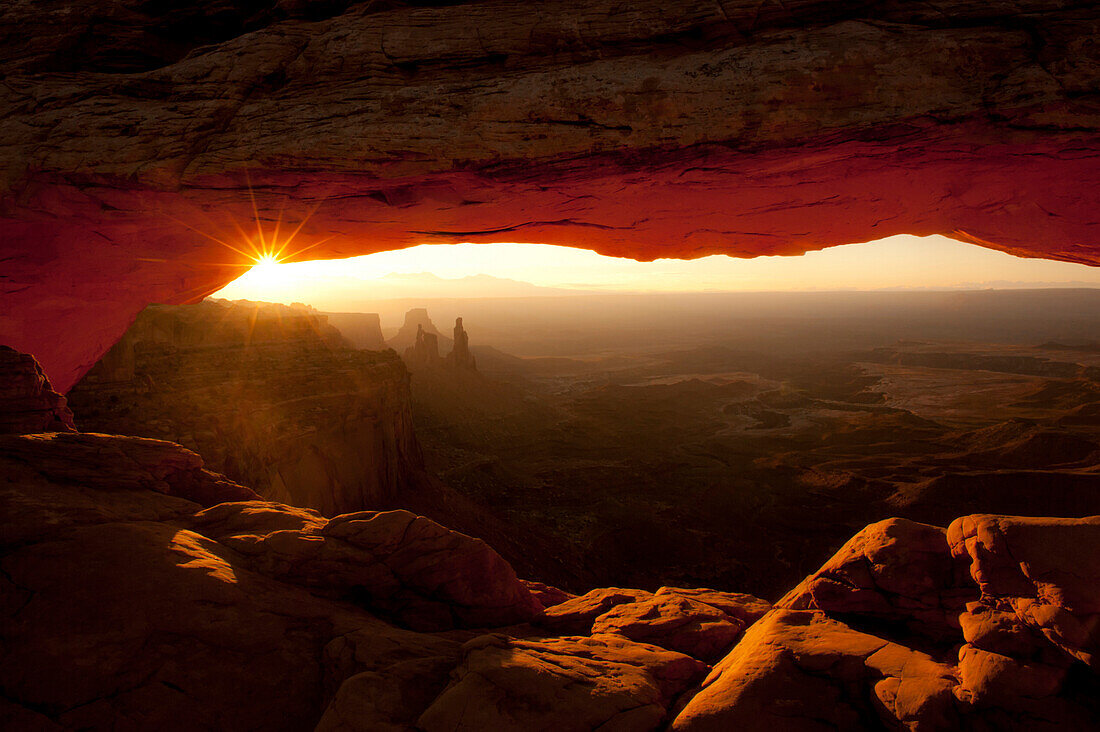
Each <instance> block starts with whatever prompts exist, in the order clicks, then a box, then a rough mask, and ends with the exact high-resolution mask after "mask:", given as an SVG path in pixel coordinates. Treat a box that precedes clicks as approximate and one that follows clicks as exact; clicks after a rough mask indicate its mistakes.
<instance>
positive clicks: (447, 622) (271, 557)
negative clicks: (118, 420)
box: [194, 504, 542, 630]
mask: <svg viewBox="0 0 1100 732" xmlns="http://www.w3.org/2000/svg"><path fill="white" fill-rule="evenodd" d="M272 507H273V504H259V505H254V506H248V505H240V507H239V509H240V512H241V513H242V514H250V515H255V514H257V513H261V514H267V513H268V512H269V511H271V509H272ZM237 508H238V507H237V506H234V507H226V508H224V509H220V510H219V513H228V512H230V511H236V510H237ZM275 511H276V512H277V511H278V508H277V506H276V507H275ZM289 513H290V514H291V515H289V516H286V517H285V518H277V517H272V516H269V515H263V516H262V518H261V520H260V521H258V522H256V523H257V524H258V525H254V524H250V522H249V521H247V520H245V521H241V522H240V523H241V526H242V528H243V529H244V533H240V534H233V535H227V534H225V533H224V532H225V531H226V530H227V529H228V528H230V527H232V526H233V524H232V523H230V524H229V525H228V526H226V524H225V522H224V521H219V520H216V519H215V520H212V521H211V525H212V528H213V529H214V531H215V533H216V535H218V536H219V540H220V541H221V542H222V543H224V544H226V545H227V546H230V547H232V548H234V549H236V550H237V551H239V552H241V553H242V554H245V555H246V556H248V557H249V560H250V563H251V566H253V567H256V568H257V570H258V571H260V572H262V573H264V574H266V575H269V576H272V577H276V578H278V579H281V580H284V581H287V582H293V583H296V584H301V585H304V586H306V587H310V588H313V589H315V590H317V591H320V592H324V593H326V594H330V595H332V596H335V597H344V598H349V599H353V600H355V601H358V602H360V603H362V604H364V605H366V606H367V607H368V608H370V609H371V610H373V611H376V612H379V613H381V614H384V615H386V616H388V617H391V618H394V619H396V620H397V621H398V622H400V623H402V624H404V625H407V626H408V627H412V628H416V629H421V630H446V629H449V628H454V627H496V626H503V625H510V624H513V623H522V622H524V621H527V620H531V619H532V618H534V617H535V616H537V615H538V614H539V613H540V612H541V610H542V606H541V605H540V604H539V602H538V600H536V599H535V598H534V596H532V595H531V593H530V592H529V591H528V590H527V588H526V587H525V586H524V585H523V584H522V583H521V582H520V581H519V579H517V578H516V574H515V572H514V571H513V570H512V568H511V567H510V566H509V565H508V563H507V562H505V561H504V560H503V559H502V558H501V557H500V555H499V554H497V553H496V552H495V551H493V549H492V548H491V547H489V545H487V544H486V543H485V542H483V541H481V540H480V539H474V538H471V537H469V536H466V535H465V534H460V533H458V532H456V531H451V530H449V529H447V528H445V527H443V526H440V525H439V524H437V523H435V522H434V521H431V520H429V519H426V518H424V517H422V516H416V515H415V514H413V513H410V512H408V511H386V512H381V513H374V512H362V513H353V514H344V515H341V516H337V517H336V518H334V519H331V520H329V521H327V522H324V523H320V524H318V523H316V522H315V519H314V518H313V517H308V522H306V521H303V517H301V516H300V515H299V513H298V512H296V511H294V510H293V509H291V510H290V511H289ZM238 515H240V514H238ZM234 520H238V519H236V517H234ZM206 521H207V517H206V516H205V515H202V514H200V515H199V516H198V517H197V521H196V523H195V524H194V525H195V527H196V528H197V529H199V530H203V527H204V525H205V522H206ZM284 521H285V522H288V523H290V522H303V523H306V525H305V526H304V528H300V529H278V530H274V531H266V532H265V533H262V534H261V533H259V532H261V531H265V529H269V528H272V527H274V526H276V525H281V524H282V523H283V522H284ZM254 532H255V533H254Z"/></svg>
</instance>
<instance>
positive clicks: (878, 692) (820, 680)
mask: <svg viewBox="0 0 1100 732" xmlns="http://www.w3.org/2000/svg"><path fill="white" fill-rule="evenodd" d="M957 685H958V681H957V679H956V678H955V669H954V668H953V667H952V666H949V665H946V664H943V663H938V662H936V661H935V660H934V659H933V658H931V657H930V656H928V655H926V654H924V653H921V652H919V651H915V650H912V649H910V648H906V647H904V646H901V645H899V644H896V643H891V642H889V641H887V640H884V639H882V638H878V637H875V636H872V635H868V634H866V633H861V632H859V631H857V630H854V629H852V628H851V627H849V626H847V625H845V624H843V623H841V622H839V621H836V620H833V619H831V618H828V617H827V616H826V615H825V614H824V613H822V612H820V611H791V610H784V609H777V610H774V611H773V612H771V613H769V614H768V615H767V616H765V617H764V618H763V619H762V620H760V621H759V622H757V623H756V624H755V625H753V626H752V627H751V628H750V629H749V630H748V631H747V632H746V633H745V636H744V638H742V639H741V641H740V642H739V643H738V644H737V645H736V646H735V647H734V649H733V651H731V652H730V654H729V655H728V656H726V657H725V658H724V659H723V660H722V661H721V662H720V663H719V664H718V665H717V666H715V667H714V669H713V671H711V672H710V674H709V675H708V676H707V677H706V679H705V680H704V681H703V686H702V689H701V690H700V691H699V693H697V694H696V695H695V696H693V697H692V698H691V699H690V701H688V702H687V704H686V705H685V707H684V708H683V710H682V711H680V713H679V714H678V715H677V716H676V718H675V720H674V721H673V722H672V725H671V729H672V730H675V731H676V732H705V731H709V730H715V731H721V732H726V731H727V730H739V731H742V732H753V731H755V730H760V731H761V732H773V731H774V730H784V732H801V731H802V730H807V731H809V730H813V731H814V732H817V731H819V730H821V731H823V730H828V729H843V730H860V729H876V728H878V727H879V725H883V724H884V725H885V726H887V727H888V728H900V729H910V730H953V729H958V728H959V725H960V717H959V713H958V710H957V701H956V699H955V696H954V689H955V687H956V686H957Z"/></svg>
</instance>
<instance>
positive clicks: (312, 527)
mask: <svg viewBox="0 0 1100 732" xmlns="http://www.w3.org/2000/svg"><path fill="white" fill-rule="evenodd" d="M188 523H189V524H190V525H191V527H192V528H193V529H194V530H195V531H198V532H199V533H200V534H202V535H203V536H208V537H210V538H211V539H214V540H220V539H223V538H225V537H227V536H240V535H252V536H267V535H268V534H271V533H274V532H276V531H304V532H310V533H316V532H318V531H320V530H321V529H323V528H324V526H325V524H326V523H328V519H326V518H325V517H324V516H321V514H319V513H317V512H316V511H313V510H311V509H308V508H298V507H296V506H287V505H286V504H283V503H274V502H270V501H243V502H236V503H222V504H220V505H217V506H213V507H211V508H208V509H206V510H205V511H199V512H198V513H196V514H195V515H194V516H191V517H190V518H189V520H188Z"/></svg>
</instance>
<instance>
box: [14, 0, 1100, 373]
mask: <svg viewBox="0 0 1100 732" xmlns="http://www.w3.org/2000/svg"><path fill="white" fill-rule="evenodd" d="M412 5H413V7H410V6H406V5H394V4H390V3H373V2H359V3H355V2H346V1H343V0H341V1H339V2H333V3H323V4H321V5H317V4H313V3H285V2H280V3H273V2H257V3H253V4H250V5H249V6H248V7H249V8H250V9H251V10H250V11H248V12H246V11H242V10H239V9H230V8H228V7H227V6H225V5H224V4H221V3H215V2H198V3H189V4H187V7H182V6H177V5H170V6H157V5H148V4H146V5H141V6H134V5H133V4H131V3H127V2H123V1H122V0H113V1H110V2H107V3H103V2H92V1H91V0H67V1H66V0H56V1H54V2H49V3H45V4H42V3H7V4H5V6H4V8H3V9H2V10H0V33H2V34H3V36H2V38H0V40H2V41H3V43H2V46H3V48H4V51H3V54H2V56H0V73H2V74H3V76H4V79H5V84H4V87H3V89H2V90H0V110H2V111H3V116H2V118H3V123H2V124H0V146H2V147H3V148H4V150H5V155H4V156H3V163H2V164H0V165H2V167H0V191H2V202H0V241H2V242H3V244H2V245H0V246H2V251H0V255H2V259H3V261H4V275H3V276H4V279H3V280H2V286H3V298H4V302H3V305H4V312H5V313H6V315H7V316H8V317H6V318H5V319H4V320H3V321H2V322H0V341H3V342H6V343H9V344H12V345H14V346H16V347H19V348H20V349H22V350H25V351H29V352H32V353H35V354H36V355H37V356H38V357H39V358H40V360H41V361H42V362H43V364H44V365H45V368H46V371H47V373H48V374H49V375H50V376H51V378H52V379H53V381H54V384H55V386H57V387H58V388H59V389H61V391H63V392H64V391H66V390H67V389H68V387H69V386H71V385H72V384H73V383H74V382H75V381H76V379H77V378H78V377H79V376H80V374H81V373H83V372H84V371H85V370H86V369H87V368H88V367H89V366H91V364H92V363H94V362H95V360H96V358H97V357H98V356H99V355H100V354H101V353H103V352H104V351H106V350H107V348H108V347H109V346H110V344H111V343H113V342H114V340H115V339H117V337H118V336H119V335H120V334H121V333H122V331H123V330H124V329H125V327H126V324H127V323H128V322H129V320H130V319H131V318H133V317H134V315H135V314H136V313H137V312H138V311H139V310H140V309H141V308H142V307H143V306H144V305H145V304H147V303H148V302H151V301H156V302H170V303H179V302H186V301H190V300H194V299H196V298H199V297H201V296H202V295H204V294H206V293H209V292H211V291H214V290H216V289H217V288H218V287H219V286H220V285H222V284H224V283H225V282H227V281H228V280H230V279H232V278H233V277H235V276H236V275H237V274H239V273H240V272H241V271H242V269H241V268H242V266H244V265H245V264H246V262H245V261H244V257H243V256H242V255H241V254H240V253H238V252H236V251H234V249H230V248H226V247H225V246H222V244H220V243H219V241H217V240H221V241H223V242H229V243H231V244H232V246H233V247H235V248H236V249H242V248H244V249H248V248H250V247H251V246H253V245H255V246H263V242H260V241H257V242H255V243H253V242H248V241H246V239H249V238H255V239H264V238H266V237H270V236H271V235H272V234H273V232H274V229H275V222H276V221H277V220H279V219H282V229H281V230H282V231H283V232H284V234H283V237H284V238H285V236H286V232H288V231H290V230H291V227H294V226H296V225H297V224H298V223H300V222H301V221H302V220H304V219H306V218H307V216H310V215H311V217H310V218H309V220H308V221H307V222H306V224H305V225H304V227H303V228H302V229H301V231H300V232H299V234H298V237H297V239H296V242H295V244H294V245H293V246H291V247H290V248H289V249H288V250H287V253H288V254H291V253H294V252H297V250H300V249H304V248H305V247H311V246H314V245H316V246H315V248H312V249H310V250H309V251H308V252H299V253H297V254H295V256H311V257H334V256H347V255H351V254H361V253H367V252H370V251H377V250H380V249H385V248H395V247H401V246H408V245H411V244H418V243H423V242H425V241H455V240H479V241H485V240H497V241H500V240H508V241H517V240H519V241H529V242H543V243H558V244H568V245H573V246H585V247H590V248H593V249H596V250H598V251H601V252H604V253H608V254H617V255H622V256H632V257H637V258H641V259H649V258H654V257H658V256H686V257H692V256H700V255H703V254H708V253H715V252H726V253H730V254H738V255H749V256H751V255H757V254H777V253H797V252H802V251H805V250H807V249H813V248H820V247H823V246H828V245H833V244H841V243H847V242H853V241H865V240H868V239H874V238H878V237H882V236H887V235H890V234H895V233H903V232H908V233H914V234H931V233H943V234H949V235H954V236H957V237H959V238H963V239H967V240H969V241H974V242H977V243H981V244H984V245H987V246H992V247H996V248H1000V249H1004V250H1006V251H1011V252H1014V253H1017V254H1024V255H1029V256H1046V257H1054V258H1059V259H1066V260H1070V261H1078V262H1087V263H1094V264H1095V263H1097V262H1098V261H1100V260H1098V254H1097V251H1098V249H1097V247H1098V244H1100V237H1098V236H1097V229H1098V227H1100V224H1098V222H1097V221H1096V218H1095V216H1094V215H1093V209H1094V202H1095V199H1096V192H1097V190H1100V165H1098V164H1097V150H1098V145H1097V134H1096V132H1097V127H1098V122H1097V111H1096V110H1097V104H1096V103H1097V96H1096V94H1097V92H1096V90H1097V89H1098V88H1100V83H1098V79H1100V50H1098V47H1097V44H1096V42H1095V38H1096V36H1097V33H1098V25H1097V24H1098V22H1100V21H1098V16H1097V12H1096V8H1095V5H1094V4H1093V3H1088V2H1081V1H1072V0H1071V1H1067V2H1059V3H1049V2H1043V1H1042V0H1023V1H1016V2H1007V1H994V2H985V3H972V2H962V1H956V2H948V3H939V4H936V5H934V6H933V5H927V4H914V3H908V2H885V3H861V2H857V3H852V2H842V1H841V0H798V1H796V2H784V3H763V4H762V3H760V2H756V1H753V2H748V1H747V0H719V1H718V2H712V3H704V4H701V5H700V4H698V3H692V2H686V1H683V0H673V1H672V2H668V1H667V0H665V1H658V0H647V1H645V2H640V3H631V4H630V5H629V6H624V5H622V4H621V3H616V2H610V0H602V1H599V2H582V1H580V0H554V1H553V2H545V3H539V4H538V6H537V8H532V7H531V6H530V5H528V4H522V3H513V2H505V1H504V0H494V1H489V2H466V3H461V2H460V3H438V5H439V7H430V6H432V5H436V3H434V2H424V3H413V4H412ZM425 6H428V7H425ZM249 187H251V188H252V190H253V191H254V193H255V203H256V208H257V210H258V214H259V217H260V218H261V219H262V220H263V226H262V227H261V228H263V229H265V230H266V232H267V234H266V235H263V236H261V235H260V234H259V233H257V234H256V235H255V236H253V233H252V232H253V229H254V227H253V226H252V225H251V221H252V219H253V216H254V213H253V206H252V202H251V201H250V196H249V193H248V189H249ZM237 224H239V225H241V226H242V227H243V228H244V229H245V230H246V231H247V232H248V233H247V234H242V233H241V232H240V231H239V230H238V229H237V228H236V225H237ZM330 237H331V238H330ZM322 240H324V242H323V243H321V242H322ZM62 292H63V293H64V296H57V293H62ZM89 301H94V302H96V303H97V304H98V307H97V308H95V309H90V308H87V307H84V303H87V302H89ZM62 330H65V331H66V332H68V333H71V334H78V335H75V336H70V337H69V338H67V339H66V340H65V342H64V345H62V343H61V340H60V339H58V338H57V334H58V333H59V332H61V331H62Z"/></svg>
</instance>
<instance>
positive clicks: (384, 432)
mask: <svg viewBox="0 0 1100 732" xmlns="http://www.w3.org/2000/svg"><path fill="white" fill-rule="evenodd" d="M127 344H128V346H129V348H130V349H131V351H133V352H134V353H135V362H134V374H133V377H132V378H131V379H130V380H128V381H126V380H123V381H120V380H118V379H117V376H116V375H112V374H109V373H106V372H105V368H104V364H103V363H100V364H97V365H96V366H95V367H94V368H93V369H92V370H91V371H90V372H89V373H88V375H87V376H86V377H85V378H84V379H82V380H81V382H80V383H78V384H77V385H76V386H75V387H74V388H73V389H72V391H71V392H70V393H69V401H70V403H71V404H72V405H73V407H74V409H76V410H77V411H78V412H79V413H80V414H81V415H82V425H83V426H84V428H85V429H88V430H92V431H104V432H111V433H119V432H121V433H125V434H131V435H140V436H142V437H151V438H158V439H165V440H170V441H173V442H188V443H189V447H190V446H193V449H194V450H195V451H196V452H198V453H200V454H201V455H202V456H203V458H204V460H205V461H206V466H207V467H208V468H209V469H210V470H213V471H215V472H219V473H223V474H225V475H227V476H228V477H229V478H231V479H232V480H234V481H236V482H238V483H241V484H242V485H247V486H249V487H250V488H252V489H253V490H255V491H256V492H257V493H259V494H260V495H261V496H263V497H264V498H266V499H269V500H273V501H280V502H283V503H291V504H294V505H298V506H305V507H309V508H314V509H317V510H319V511H321V512H323V513H325V514H326V515H335V514H338V513H347V512H350V511H361V510H367V509H370V510H378V509H382V508H394V507H396V506H397V505H399V504H401V503H403V501H404V500H405V498H406V496H405V494H407V493H409V492H411V491H412V490H414V489H415V487H416V486H417V484H418V481H420V480H421V479H422V473H423V461H422V458H421V454H420V447H419V444H418V443H417V441H416V436H415V434H414V432H413V426H412V408H411V403H410V396H409V374H408V371H407V370H406V369H405V366H404V364H403V363H402V362H401V360H400V358H398V357H397V355H396V354H393V353H388V352H387V353H374V352H368V351H357V350H354V349H352V348H350V347H349V346H347V345H346V344H344V343H343V339H342V338H341V336H340V335H339V333H338V332H336V330H335V329H333V328H332V327H331V326H329V325H328V323H327V322H326V320H325V316H324V315H323V314H321V313H317V312H316V311H314V310H312V309H310V308H306V307H305V306H292V307H288V306H284V305H277V304H271V303H227V302H224V301H215V302H203V303H199V304H196V305H188V306H180V307H173V306H164V305H160V306H153V307H149V308H147V309H146V310H144V311H142V313H141V314H140V315H139V316H138V318H137V320H135V321H134V323H133V324H132V325H131V326H130V328H129V329H128V330H127V332H126V334H125V336H124V337H123V339H122V341H121V342H120V343H119V344H118V345H119V347H121V346H123V345H127ZM135 349H136V350H135ZM238 500H241V499H238Z"/></svg>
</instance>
